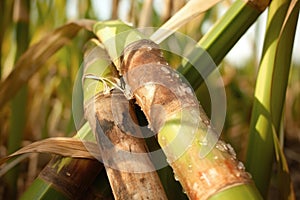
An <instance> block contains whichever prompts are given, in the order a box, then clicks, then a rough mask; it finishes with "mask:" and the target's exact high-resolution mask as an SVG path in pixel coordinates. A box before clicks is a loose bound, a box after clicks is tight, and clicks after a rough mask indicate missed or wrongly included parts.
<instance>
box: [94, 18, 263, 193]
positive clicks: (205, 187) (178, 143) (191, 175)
mask: <svg viewBox="0 0 300 200" xmlns="http://www.w3.org/2000/svg"><path fill="white" fill-rule="evenodd" d="M110 24H111V22H108V26H106V24H105V23H97V24H95V28H94V32H95V33H96V35H97V36H98V37H99V38H100V39H101V40H102V41H103V43H104V45H105V47H106V48H107V49H108V52H109V53H110V52H113V53H114V52H117V51H119V52H124V55H122V56H121V57H120V60H118V61H116V62H115V63H116V64H122V65H121V66H119V70H120V73H121V74H123V75H124V81H125V84H127V85H128V86H129V88H131V90H132V91H131V90H129V93H130V92H132V94H133V95H134V97H135V98H136V100H137V103H138V104H139V105H140V106H141V108H142V110H143V112H144V113H145V115H146V117H147V119H148V122H149V124H150V126H151V127H152V129H153V130H154V131H155V132H157V133H158V142H159V144H160V146H161V147H163V150H164V152H165V154H166V156H167V159H168V161H169V163H170V165H171V167H172V168H173V170H174V174H175V176H176V179H178V180H179V181H180V183H181V184H182V186H183V188H184V190H185V192H186V193H187V195H188V196H189V198H190V199H207V198H213V197H214V196H215V195H219V196H222V198H226V194H227V192H228V193H229V194H231V193H236V195H237V199H241V198H242V197H244V196H247V195H249V196H248V197H249V198H251V199H261V197H260V195H259V193H258V192H257V190H256V188H255V186H254V185H253V184H252V182H251V178H250V177H249V175H248V174H247V173H246V172H245V171H244V168H243V165H242V164H241V163H240V162H238V161H237V160H236V158H235V153H234V150H233V149H232V147H231V146H230V145H226V144H224V143H223V142H222V141H219V142H218V143H217V145H215V146H214V142H215V141H216V138H215V137H214V132H211V133H209V134H208V138H206V139H207V141H206V142H204V137H205V135H206V133H207V130H208V129H210V124H209V120H208V118H207V117H206V115H205V113H204V112H203V111H202V110H201V108H200V116H199V115H198V114H199V113H197V112H196V111H195V110H197V108H198V106H199V105H198V101H197V100H196V99H195V98H194V97H193V96H192V94H189V93H188V92H185V95H184V96H182V95H180V94H178V95H179V96H180V97H181V101H184V102H185V103H184V104H183V105H187V104H188V106H186V107H184V108H180V107H179V106H180V105H181V104H180V102H178V101H179V100H178V99H176V98H175V99H174V94H173V96H172V94H170V92H171V91H170V90H172V88H173V89H174V90H172V91H177V89H178V88H182V87H183V88H184V89H185V91H190V90H189V88H186V87H187V86H186V85H184V84H182V82H181V81H180V79H179V78H178V77H177V76H176V75H175V74H173V73H175V72H173V71H172V69H170V68H169V67H168V65H167V63H166V61H165V60H164V58H163V57H161V52H160V50H158V49H159V47H158V46H157V45H155V44H154V43H153V42H150V41H149V40H139V41H137V40H138V39H139V38H143V36H141V35H140V33H138V32H137V31H134V30H133V29H132V28H131V27H128V26H126V25H124V24H123V25H122V23H120V22H119V23H114V25H115V26H114V27H112V26H110ZM130 28H131V29H132V30H131V31H128V29H130ZM122 29H123V30H127V32H126V34H123V35H122V34H120V35H121V37H120V38H118V37H119V36H120V35H116V34H115V35H111V34H109V33H111V32H112V31H115V30H122ZM109 30H110V31H109ZM124 35H125V36H129V37H124ZM106 36H109V37H115V38H113V41H115V42H116V43H115V44H114V43H112V42H108V41H109V40H105V39H104V38H105V37H106ZM106 39H107V38H106ZM110 39H111V38H110ZM110 41H112V40H110ZM118 41H120V42H119V43H117V42H118ZM124 41H126V42H129V41H131V42H132V43H131V44H130V45H128V46H126V47H125V46H122V45H124ZM133 41H135V42H133ZM120 48H121V49H120ZM124 48H125V49H124ZM110 55H111V54H110ZM111 57H112V58H114V60H116V55H111ZM146 64H147V65H146ZM140 66H141V68H142V69H141V71H139V70H133V69H138V68H140ZM146 66H147V67H148V68H147V69H146V68H145V69H144V68H143V67H146ZM131 70H132V71H133V72H131ZM166 70H167V72H166ZM131 73H133V74H131ZM172 74H173V75H172ZM169 75H170V76H171V77H172V80H170V77H169ZM149 77H150V79H148V78H149ZM151 77H152V78H153V77H155V78H156V79H155V80H158V81H159V80H161V81H164V82H165V83H166V82H168V81H172V83H169V85H168V86H169V88H168V89H169V90H165V89H164V88H165V86H164V87H163V86H161V85H159V84H157V85H156V84H153V82H152V83H151ZM147 80H148V81H150V83H148V82H147ZM155 82H156V81H154V83H155ZM138 83H143V85H142V86H138V85H137V84H138ZM150 86H151V89H149V88H150ZM125 88H126V87H125ZM176 88H177V89H176ZM125 92H126V91H125ZM171 93H172V92H171ZM156 105H160V106H161V107H156ZM178 107H179V110H178ZM156 109H157V110H156ZM156 111H157V112H156ZM163 111H164V112H163ZM199 117H200V119H199ZM197 119H199V120H200V121H197ZM195 120H196V121H195ZM194 123H195V124H194ZM198 123H199V124H198ZM195 128H196V129H195ZM191 139H192V140H191ZM174 140H175V142H174ZM203 156H205V157H203ZM236 187H238V188H236ZM225 190H227V192H224V193H220V191H225ZM235 191H238V192H235Z"/></svg>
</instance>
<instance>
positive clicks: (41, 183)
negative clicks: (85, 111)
mask: <svg viewBox="0 0 300 200" xmlns="http://www.w3.org/2000/svg"><path fill="white" fill-rule="evenodd" d="M91 136H92V132H91V129H90V127H89V125H88V123H86V124H84V125H83V126H82V128H81V129H80V130H79V131H78V133H77V134H76V135H75V138H81V139H82V140H93V139H92V138H91ZM102 168H103V165H102V164H101V163H100V162H98V161H97V160H89V159H74V158H69V157H62V156H54V157H53V158H52V160H51V161H50V162H49V163H48V164H47V166H46V167H45V168H44V169H43V170H42V171H41V173H40V174H39V176H38V177H37V178H36V179H35V180H34V182H33V183H32V184H31V185H30V187H29V188H28V189H27V190H26V191H25V193H24V194H23V195H22V196H21V198H20V199H24V200H25V199H80V198H83V197H85V192H86V191H87V189H88V188H89V186H90V185H91V184H92V182H93V181H94V179H95V178H96V176H97V174H98V173H99V172H100V171H101V169H102Z"/></svg>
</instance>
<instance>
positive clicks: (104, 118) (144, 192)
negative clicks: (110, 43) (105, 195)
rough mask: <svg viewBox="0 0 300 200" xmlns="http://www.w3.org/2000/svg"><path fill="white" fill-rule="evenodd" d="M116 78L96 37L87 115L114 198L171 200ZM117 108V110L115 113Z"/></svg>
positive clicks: (88, 65)
mask: <svg viewBox="0 0 300 200" xmlns="http://www.w3.org/2000/svg"><path fill="white" fill-rule="evenodd" d="M115 78H118V75H117V72H116V70H115V69H114V67H113V66H112V64H111V61H110V59H109V57H108V55H107V54H106V52H105V51H104V50H103V49H102V48H101V47H100V46H99V44H97V41H95V40H94V42H91V43H90V44H88V48H87V50H86V53H85V68H84V75H83V88H84V101H85V117H86V119H87V120H88V121H89V124H90V125H91V127H92V129H93V131H94V133H95V137H96V139H97V141H98V144H99V148H100V152H101V158H102V162H103V163H104V166H105V169H106V172H107V175H108V179H109V182H110V184H111V188H112V191H113V194H114V197H115V199H122V200H123V199H167V198H166V195H165V192H164V190H163V187H162V185H161V183H160V180H159V177H158V175H157V173H156V171H155V169H154V167H153V165H152V163H151V161H150V159H149V157H148V155H147V148H146V144H145V141H144V139H142V138H138V137H141V136H142V135H141V132H140V130H139V129H138V128H136V127H135V126H134V125H133V124H132V122H130V119H131V118H132V120H133V121H135V122H137V119H136V118H135V117H134V111H133V109H132V107H131V106H130V105H129V104H128V100H127V99H126V98H125V96H124V94H123V93H122V92H121V91H120V90H118V89H113V90H112V91H111V89H112V88H113V87H117V86H116V83H114V82H116V80H115ZM115 109H117V110H118V112H117V113H113V112H114V111H113V110H115ZM128 109H129V112H128ZM115 112H116V111H115ZM135 136H137V137H135ZM120 152H121V153H120ZM137 154H140V155H144V156H142V157H140V156H136V155H137Z"/></svg>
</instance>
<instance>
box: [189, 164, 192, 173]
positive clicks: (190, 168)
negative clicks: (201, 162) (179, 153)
mask: <svg viewBox="0 0 300 200" xmlns="http://www.w3.org/2000/svg"><path fill="white" fill-rule="evenodd" d="M192 169H193V166H192V165H191V164H189V165H188V172H192Z"/></svg>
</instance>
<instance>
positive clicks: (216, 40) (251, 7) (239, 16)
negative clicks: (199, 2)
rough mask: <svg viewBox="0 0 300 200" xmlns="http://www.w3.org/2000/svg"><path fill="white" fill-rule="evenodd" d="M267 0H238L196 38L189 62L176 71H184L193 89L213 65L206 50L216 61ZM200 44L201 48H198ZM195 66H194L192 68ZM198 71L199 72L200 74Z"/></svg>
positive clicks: (211, 69) (233, 43) (254, 18)
mask: <svg viewBox="0 0 300 200" xmlns="http://www.w3.org/2000/svg"><path fill="white" fill-rule="evenodd" d="M269 2H270V1H269V0H255V1H245V0H237V1H235V2H234V3H233V5H232V6H231V7H230V8H229V9H228V11H227V12H226V13H225V14H224V16H222V18H221V19H220V20H219V21H218V22H217V23H215V25H214V26H213V27H212V28H211V29H210V31H209V32H208V33H206V34H205V35H204V36H203V38H201V39H200V41H199V42H198V45H199V46H198V47H195V49H194V50H193V51H192V52H191V53H190V55H189V56H188V58H189V60H190V61H191V63H193V65H194V66H192V65H191V63H182V66H180V67H179V68H178V71H179V72H180V73H181V74H183V75H184V76H185V77H186V78H187V80H188V81H189V82H190V84H191V85H192V87H193V88H194V89H195V90H196V89H197V88H198V87H199V86H200V85H201V83H202V82H203V80H204V79H205V78H206V77H207V76H208V75H209V74H210V73H211V72H212V71H213V70H214V69H215V67H214V65H212V64H211V63H212V61H211V60H210V59H208V58H207V54H206V53H202V52H203V50H205V51H206V52H207V53H208V54H209V55H210V57H211V58H212V60H213V62H214V63H215V64H216V65H219V64H220V62H221V61H222V60H223V58H224V57H225V56H226V54H227V53H228V52H229V50H230V49H231V48H232V47H233V46H234V45H235V43H236V42H237V41H238V40H239V39H240V38H241V37H242V36H243V35H244V33H245V32H246V31H247V30H248V28H249V27H250V26H251V25H252V24H253V23H254V22H255V21H256V19H257V17H258V16H259V15H260V14H261V13H262V12H263V11H264V10H265V8H266V7H267V6H268V4H269ZM199 48H200V49H201V50H199ZM195 68H197V70H196V69H195ZM199 71H200V72H201V75H202V76H200V75H199Z"/></svg>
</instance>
